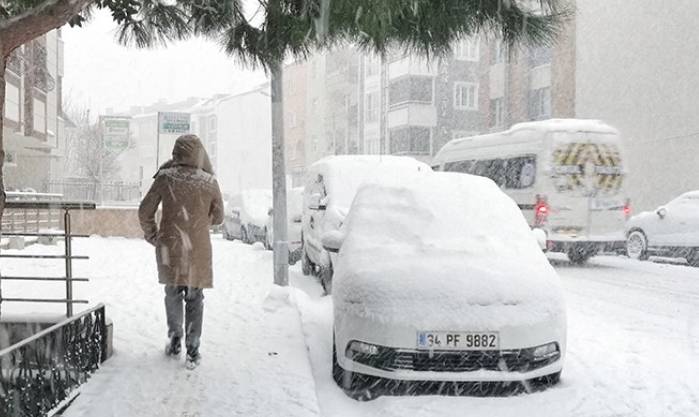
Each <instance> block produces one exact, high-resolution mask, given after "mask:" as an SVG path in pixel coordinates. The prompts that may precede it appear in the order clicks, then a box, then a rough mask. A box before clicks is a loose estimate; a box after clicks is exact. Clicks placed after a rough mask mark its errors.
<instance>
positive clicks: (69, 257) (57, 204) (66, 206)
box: [0, 200, 96, 317]
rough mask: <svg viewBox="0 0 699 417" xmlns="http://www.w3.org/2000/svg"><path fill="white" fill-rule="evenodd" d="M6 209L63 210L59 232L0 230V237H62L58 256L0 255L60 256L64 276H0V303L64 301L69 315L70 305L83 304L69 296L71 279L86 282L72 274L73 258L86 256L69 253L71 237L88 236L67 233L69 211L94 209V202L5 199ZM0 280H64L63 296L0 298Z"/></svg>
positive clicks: (71, 310) (55, 257) (71, 251)
mask: <svg viewBox="0 0 699 417" xmlns="http://www.w3.org/2000/svg"><path fill="white" fill-rule="evenodd" d="M5 208H6V209H11V210H48V211H52V210H56V211H59V212H63V233H57V232H41V231H37V232H8V233H5V232H4V230H3V231H1V232H0V233H1V234H0V236H25V237H26V236H32V237H39V238H40V237H49V238H63V240H64V241H65V248H64V253H63V254H62V255H24V254H17V255H16V254H10V255H6V254H0V258H6V259H42V260H53V259H60V260H64V261H65V276H64V277H37V276H0V304H2V303H4V302H25V303H65V305H66V316H67V317H71V316H72V315H73V304H87V300H75V299H73V282H79V281H82V282H84V281H88V279H87V278H75V277H73V260H74V259H76V260H77V259H79V260H86V259H89V258H88V257H87V256H76V255H73V245H72V242H73V238H75V237H89V236H87V235H75V234H72V232H71V218H70V212H71V210H94V209H95V208H96V207H95V203H86V202H65V201H16V200H15V201H7V203H6V205H5ZM2 281H65V283H66V297H65V298H59V299H56V298H17V297H4V296H3V293H2Z"/></svg>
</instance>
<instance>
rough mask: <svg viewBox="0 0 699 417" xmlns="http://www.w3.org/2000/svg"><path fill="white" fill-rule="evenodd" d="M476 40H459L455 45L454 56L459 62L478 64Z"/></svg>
mask: <svg viewBox="0 0 699 417" xmlns="http://www.w3.org/2000/svg"><path fill="white" fill-rule="evenodd" d="M478 46H479V41H478V38H467V39H461V40H460V41H458V42H457V43H456V47H455V48H454V56H455V58H456V59H458V60H459V61H473V62H478V59H479V48H478Z"/></svg>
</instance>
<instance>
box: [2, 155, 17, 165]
mask: <svg viewBox="0 0 699 417" xmlns="http://www.w3.org/2000/svg"><path fill="white" fill-rule="evenodd" d="M5 166H6V167H9V166H12V167H14V166H17V155H16V154H15V153H14V152H10V151H5Z"/></svg>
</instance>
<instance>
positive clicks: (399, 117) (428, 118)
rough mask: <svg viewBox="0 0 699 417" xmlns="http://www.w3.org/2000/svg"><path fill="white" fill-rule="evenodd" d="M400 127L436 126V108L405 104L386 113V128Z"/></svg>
mask: <svg viewBox="0 0 699 417" xmlns="http://www.w3.org/2000/svg"><path fill="white" fill-rule="evenodd" d="M400 126H424V127H434V126H437V108H436V107H435V106H434V105H433V104H425V103H415V102H406V103H402V104H396V105H395V106H392V107H391V109H389V111H388V128H389V129H392V128H396V127H400Z"/></svg>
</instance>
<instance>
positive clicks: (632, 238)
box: [626, 230, 648, 261]
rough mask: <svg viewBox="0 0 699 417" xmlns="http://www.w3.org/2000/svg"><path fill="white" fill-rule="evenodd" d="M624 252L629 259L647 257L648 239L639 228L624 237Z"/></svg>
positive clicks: (643, 259) (644, 258) (643, 258)
mask: <svg viewBox="0 0 699 417" xmlns="http://www.w3.org/2000/svg"><path fill="white" fill-rule="evenodd" d="M626 254H627V255H628V256H629V258H631V259H637V260H639V261H645V260H646V259H648V240H647V239H646V235H645V234H644V233H643V232H642V231H640V230H634V231H633V232H631V233H629V237H628V238H626Z"/></svg>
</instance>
